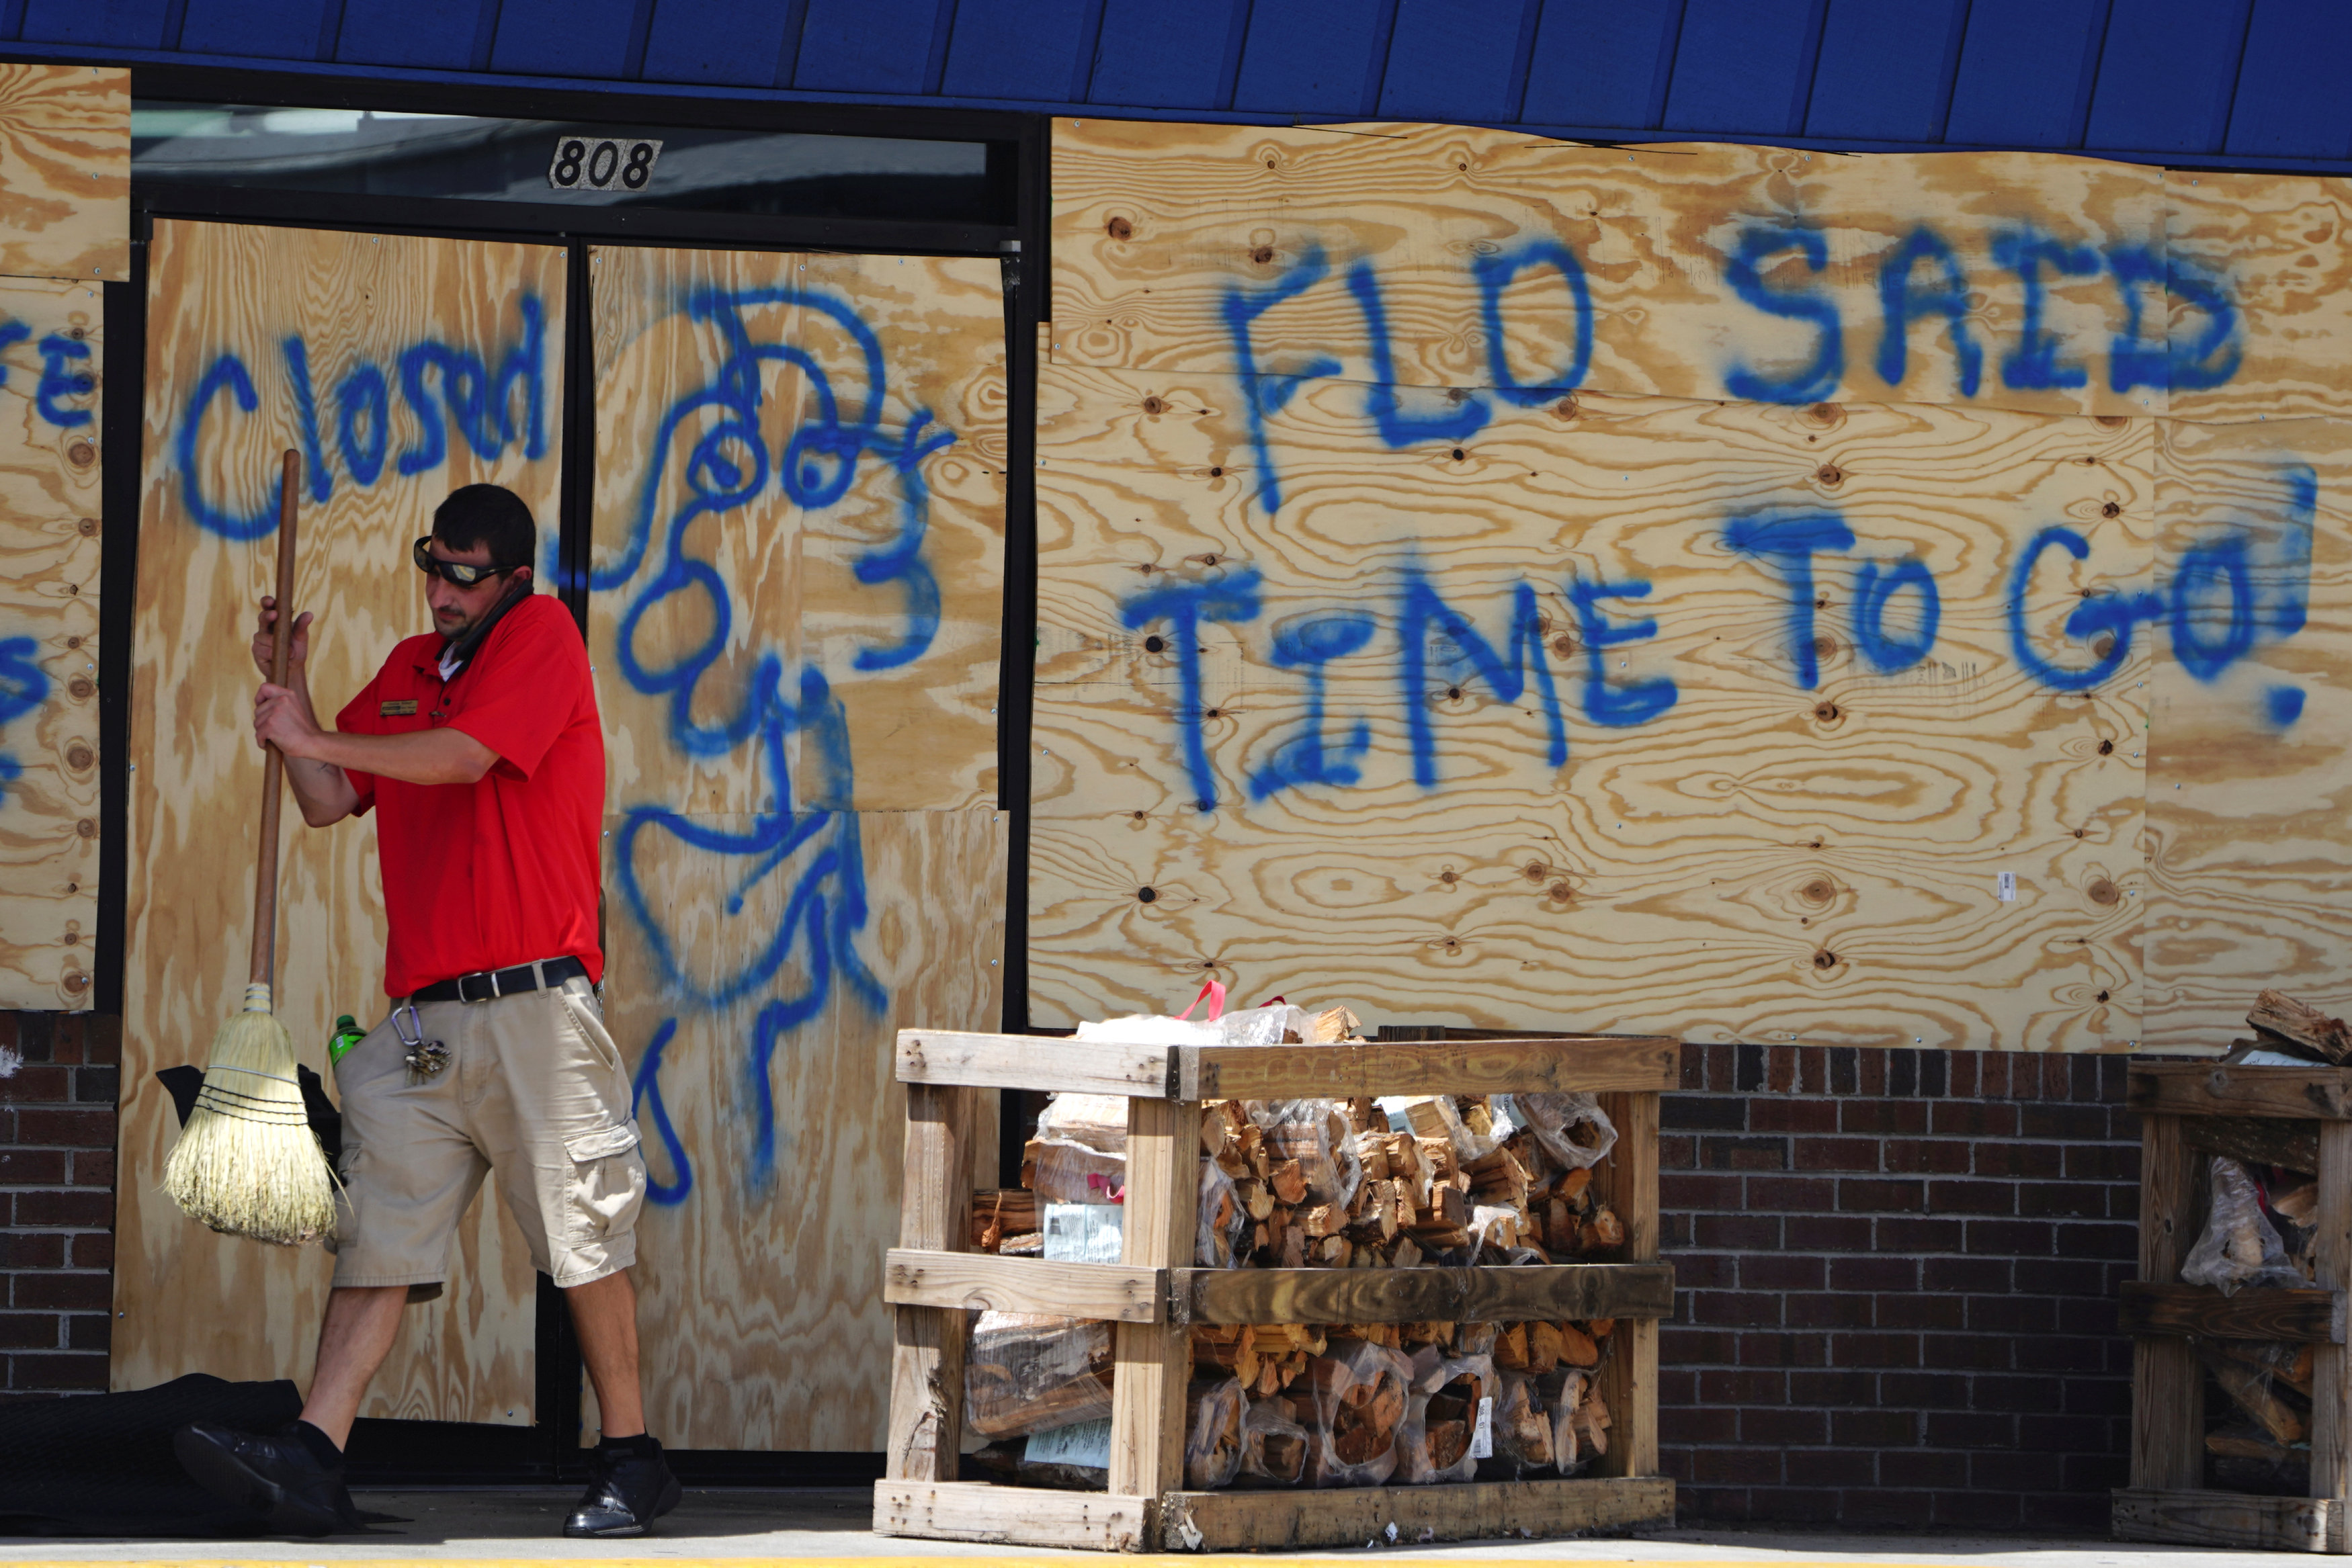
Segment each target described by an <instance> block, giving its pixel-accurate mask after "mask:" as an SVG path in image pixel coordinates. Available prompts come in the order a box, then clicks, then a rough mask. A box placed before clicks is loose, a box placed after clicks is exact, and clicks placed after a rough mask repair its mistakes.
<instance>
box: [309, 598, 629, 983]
mask: <svg viewBox="0 0 2352 1568" xmlns="http://www.w3.org/2000/svg"><path fill="white" fill-rule="evenodd" d="M443 646H444V644H443V642H442V639H441V637H440V635H439V634H438V633H436V632H427V633H425V635H424V636H421V637H411V638H408V639H407V640H406V641H404V642H403V643H400V644H399V646H397V647H395V648H394V649H393V651H392V656H391V657H390V658H388V659H386V660H385V661H384V662H383V669H381V670H379V671H377V672H376V676H375V679H374V680H373V681H371V682H369V683H368V685H367V686H366V688H365V689H364V690H362V692H361V693H360V695H357V696H355V697H353V698H352V700H351V703H350V704H349V706H346V707H345V708H344V709H343V711H342V712H341V713H340V714H338V715H337V716H336V717H335V727H336V728H337V729H339V730H341V731H342V732H343V733H344V734H346V735H405V734H408V733H411V732H413V731H415V730H422V729H429V728H434V727H438V726H440V725H445V724H446V725H447V726H449V727H451V728H453V729H457V730H462V731H464V732H465V733H466V734H467V735H470V736H472V737H474V738H475V739H476V740H478V741H480V742H481V743H482V744H483V745H484V746H487V747H489V748H490V749H491V750H492V751H495V752H497V753H498V754H499V759H498V761H497V762H496V763H494V764H493V765H492V766H491V768H490V770H489V771H488V773H486V774H484V775H483V776H482V777H481V778H480V779H478V781H476V782H474V783H472V784H404V783H403V782H401V781H400V780H399V779H384V778H380V777H378V776H376V775H374V774H372V773H362V772H360V771H358V770H357V769H345V771H346V773H347V774H348V775H349V777H350V779H351V781H352V788H353V789H357V790H358V791H359V797H360V799H359V810H362V811H365V810H369V809H370V808H371V807H373V808H374V809H376V810H377V813H378V814H377V817H376V848H377V852H378V854H379V855H380V857H381V858H382V861H383V904H384V913H385V914H386V915H387V916H389V919H390V924H391V927H392V935H391V937H390V939H389V940H388V941H387V942H386V943H385V945H384V954H383V990H384V994H385V995H386V996H389V997H404V996H406V995H408V994H409V993H410V992H412V991H415V990H416V989H418V988H421V987H425V986H429V985H432V984H433V983H434V982H436V980H446V979H448V978H449V977H452V976H454V975H466V974H471V973H473V972H474V971H475V970H478V969H503V968H508V967H511V966H513V965H516V964H527V963H529V962H530V961H531V960H532V959H534V958H554V957H560V956H563V955H565V954H567V953H568V954H570V955H571V956H573V957H576V958H578V959H580V960H581V961H582V962H583V963H584V964H586V965H587V966H588V974H589V977H590V978H591V979H594V980H602V979H603V977H604V953H603V952H602V951H601V950H600V949H599V948H598V946H597V945H596V893H597V862H598V854H597V834H598V833H599V832H600V831H602V826H603V816H604V731H603V729H602V727H601V726H600V725H599V722H598V720H597V716H596V692H595V687H594V685H593V684H592V682H591V679H590V676H589V673H588V651H587V649H586V648H585V647H583V645H582V644H581V641H580V632H579V629H578V628H577V627H575V626H574V625H573V624H572V615H571V612H568V611H566V610H565V609H564V608H563V606H562V604H561V603H559V602H558V601H556V600H554V599H553V598H551V597H549V596H547V595H544V594H534V595H532V596H531V597H530V598H529V599H526V600H524V601H522V602H520V604H517V605H516V606H515V607H514V608H513V609H512V610H509V612H507V613H506V615H505V617H504V618H503V619H502V620H500V621H499V623H498V624H497V625H496V626H495V627H493V628H491V630H490V634H489V637H488V640H486V641H485V642H484V643H483V644H482V646H481V648H480V649H479V650H478V652H477V653H475V655H474V660H473V663H471V664H468V665H467V667H466V668H465V669H463V670H461V671H459V672H458V673H457V678H456V679H455V680H453V681H450V682H448V683H447V684H446V685H444V684H443V682H442V679H441V668H440V665H441V650H442V648H443Z"/></svg>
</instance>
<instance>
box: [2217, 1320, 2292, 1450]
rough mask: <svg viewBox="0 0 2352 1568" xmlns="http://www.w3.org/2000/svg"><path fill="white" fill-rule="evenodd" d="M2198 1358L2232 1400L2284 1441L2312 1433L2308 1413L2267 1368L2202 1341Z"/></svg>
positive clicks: (2263, 1427)
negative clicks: (2286, 1394) (2291, 1401)
mask: <svg viewBox="0 0 2352 1568" xmlns="http://www.w3.org/2000/svg"><path fill="white" fill-rule="evenodd" d="M2197 1352H2198V1359H2199V1360H2200V1361H2202V1362H2203V1363H2204V1364H2205V1365H2206V1366H2207V1367H2208V1368H2209V1369H2210V1371H2211V1372H2212V1374H2213V1381H2214V1382H2216V1383H2218V1384H2220V1385H2221V1392H2222V1393H2224V1394H2226V1395H2228V1396H2230V1399H2231V1403H2233V1404H2235V1405H2236V1406H2238V1408H2239V1409H2241V1410H2243V1411H2244V1412H2245V1413H2246V1414H2247V1415H2249V1416H2252V1417H2253V1418H2254V1423H2255V1425H2257V1426H2259V1427H2262V1429H2263V1431H2265V1432H2268V1433H2269V1434H2270V1435H2271V1436H2272V1437H2273V1438H2275V1439H2277V1440H2278V1441H2279V1442H2281V1443H2299V1442H2301V1441H2303V1440H2304V1438H2305V1437H2307V1436H2309V1434H2310V1430H2311V1427H2310V1423H2309V1421H2308V1420H2307V1419H2306V1418H2305V1414H2304V1413H2303V1412H2302V1411H2300V1410H2297V1409H2296V1408H2295V1407H2294V1405H2291V1404H2289V1403H2288V1402H2287V1400H2286V1399H2285V1398H2283V1397H2281V1396H2280V1394H2279V1389H2280V1388H2281V1387H2282V1386H2284V1385H2282V1384H2281V1383H2279V1382H2278V1381H2277V1380H2275V1379H2273V1377H2272V1376H2271V1375H2269V1372H2268V1370H2267V1369H2265V1368H2257V1367H2254V1366H2250V1365H2248V1364H2246V1363H2245V1362H2243V1361H2242V1360H2239V1359H2238V1358H2236V1357H2234V1356H2227V1355H2222V1354H2217V1353H2216V1352H2215V1351H2214V1350H2213V1349H2212V1348H2211V1346H2210V1343H2207V1342H2202V1341H2200V1342H2198V1345H2197Z"/></svg>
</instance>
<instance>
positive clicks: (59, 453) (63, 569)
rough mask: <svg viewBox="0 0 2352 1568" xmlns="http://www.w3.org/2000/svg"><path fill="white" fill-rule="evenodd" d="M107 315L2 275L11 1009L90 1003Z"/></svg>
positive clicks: (5, 989) (2, 700)
mask: <svg viewBox="0 0 2352 1568" xmlns="http://www.w3.org/2000/svg"><path fill="white" fill-rule="evenodd" d="M0 157H5V153H0ZM104 320H105V306H104V303H103V300H102V299H101V298H100V293H99V290H98V289H97V288H96V287H93V286H90V285H86V284H75V283H60V282H53V281H37V280H33V279H15V278H6V279H0V1008H36V1009H65V1010H79V1009H84V1008H87V1007H89V998H90V966H91V964H92V962H93V961H94V958H95V953H94V951H93V944H94V942H95V940H96V936H97V931H98V856H99V831H98V829H99V803H98V788H99V786H98V774H99V727H98V601H99V565H100V554H101V548H100V538H99V531H100V519H99V510H100V497H99V472H100V465H101V454H100V450H99V437H100V432H101V431H102V430H103V429H104V427H105V426H104V421H103V420H102V419H101V418H100V408H99V403H100V395H101V392H100V387H99V384H98V381H99V364H100V360H101V358H102V357H103V355H102V345H103V340H104V338H105V325H104ZM45 372H46V373H45Z"/></svg>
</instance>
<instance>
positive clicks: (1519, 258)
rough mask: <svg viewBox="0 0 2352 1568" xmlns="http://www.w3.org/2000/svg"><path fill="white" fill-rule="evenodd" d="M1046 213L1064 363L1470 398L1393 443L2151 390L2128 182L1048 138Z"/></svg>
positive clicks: (1368, 147) (1846, 166)
mask: <svg viewBox="0 0 2352 1568" xmlns="http://www.w3.org/2000/svg"><path fill="white" fill-rule="evenodd" d="M1054 199H1055V213H1054V313H1053V326H1054V330H1053V334H1052V339H1051V342H1052V349H1051V352H1052V355H1053V358H1054V360H1055V362H1057V363H1061V364H1072V365H1085V366H1100V367H1116V368H1125V369H1130V370H1140V371H1151V372H1153V373H1155V374H1160V375H1186V376H1189V375H1194V374H1198V373H1202V372H1207V371H1216V372H1225V373H1232V374H1239V375H1248V374H1253V373H1265V374H1271V375H1276V376H1293V375H1300V374H1312V375H1319V376H1339V377H1342V378H1346V379H1350V380H1358V381H1366V382H1381V383H1395V384H1399V385H1404V386H1414V387H1433V388H1463V389H1488V390H1481V391H1478V392H1475V393H1465V394H1464V395H1463V396H1461V397H1459V398H1457V399H1456V400H1455V401H1454V402H1453V403H1452V404H1451V406H1447V405H1444V404H1440V405H1437V406H1434V407H1423V408H1418V409H1415V408H1411V407H1406V408H1401V409H1400V410H1399V411H1398V417H1397V418H1396V419H1394V420H1393V421H1392V422H1391V423H1390V424H1389V425H1388V426H1386V427H1384V435H1385V438H1386V439H1387V441H1388V443H1389V444H1395V445H1415V444H1418V445H1423V446H1427V445H1431V444H1437V443H1436V440H1435V438H1434V437H1433V433H1436V432H1442V431H1446V430H1449V429H1451V430H1454V431H1457V432H1459V433H1461V434H1469V433H1470V430H1471V429H1472V428H1474V427H1476V426H1478V425H1481V424H1483V423H1488V422H1494V421H1499V420H1500V419H1502V418H1503V416H1504V411H1505V410H1506V409H1507V408H1509V407H1512V406H1516V405H1517V402H1519V401H1520V399H1521V398H1522V397H1525V396H1529V395H1537V394H1535V393H1533V392H1531V391H1530V389H1539V388H1545V387H1559V386H1578V385H1581V386H1585V387H1589V388H1591V389H1592V390H1595V391H1601V392H1629V393H1646V394H1654V395H1664V396H1673V397H1733V398H1743V399H1749V400H1760V401H1774V402H1790V403H1796V404H1802V403H1809V402H1825V401H1837V402H1855V401H1876V402H1884V401H1893V400H1897V399H1899V400H1904V401H1909V402H1963V403H1969V404H1972V405H1976V406H1984V407H2000V408H2016V409H2029V410H2033V411H2037V412H2042V413H2120V414H2132V415H2143V414H2160V413H2164V412H2165V411H2166V403H2165V393H2166V388H2167V386H2168V384H2169V382H2170V380H2171V379H2172V374H2171V371H2170V369H2169V366H2168V355H2167V352H2166V348H2167V345H2166V340H2165V334H2166V331H2167V320H2168V303H2167V297H2166V288H2167V276H2168V275H2167V271H2166V267H2165V258H2164V242H2165V225H2164V216H2163V211H2162V203H2163V176H2162V174H2161V173H2160V172H2158V171H2157V170H2154V169H2148V168H2141V167H2137V166H2133V165H2126V164H2118V163H2107V162H2099V161H2096V160H2093V159H2084V158H2071V157H2063V156H2058V155H2053V154H2047V153H2028V152H1938V153H1917V154H1874V155H1870V156H1867V157H1847V156H1841V155H1837V154H1832V153H1822V152H1798V151H1793V150H1789V149H1780V148H1770V147H1735V146H1727V145H1720V144H1712V143H1693V144H1683V145H1671V146H1655V147H1638V148H1626V147H1612V148H1597V147H1580V146H1572V145H1569V144H1566V143H1562V142H1557V141H1544V140H1541V139H1538V138H1534V137H1529V136H1528V135H1526V134H1524V133H1522V132H1517V131H1483V130H1476V129H1472V128H1468V127H1463V126H1444V125H1424V124H1381V125H1360V126H1297V127H1275V128H1268V127H1262V126H1240V125H1184V124H1170V123H1161V122H1145V121H1135V120H1095V119H1088V120H1083V121H1081V120H1056V121H1055V125H1054ZM2216 266H2217V267H2219V268H2220V270H2219V275H2218V279H2217V281H2218V282H2219V283H2221V284H2224V285H2226V283H2227V282H2228V280H2229V278H2230V277H2231V273H2230V271H2229V270H2228V268H2227V267H2222V266H2221V264H2219V263H2217V264H2216ZM1571 275H1573V276H1572V277H1571ZM2197 283H2198V279H2196V278H2191V277H2188V276H2186V275H2184V276H2183V277H2182V278H2181V279H2180V280H2179V284H2180V287H2181V288H2183V289H2185V290H2187V291H2188V292H2189V294H2190V295H2195V294H2196V293H2197V291H2198V290H2197V287H2196V286H2197ZM2172 314H2175V315H2177V316H2178V318H2179V319H2177V320H2175V321H2174V322H2173V326H2174V328H2175V329H2178V330H2180V331H2183V332H2188V333H2191V334H2194V335H2195V336H2193V337H2192V338H2190V339H2189V340H2186V341H2188V342H2189V344H2190V345H2191V346H2193V344H2194V342H2195V341H2198V340H2201V336H2202V333H2203V332H2204V330H2205V322H2204V319H2202V318H2201V317H2200V316H2199V315H2198V313H2197V312H2196V311H2194V310H2193V309H2191V308H2189V306H2188V305H2187V304H2186V303H2183V304H2182V305H2181V307H2180V308H2179V310H2178V311H2177V312H2172ZM1580 321H1581V326H1580ZM1890 322H1891V323H1893V329H1892V330H1890V327H1889V323H1890ZM2216 362H2218V361H2216ZM1496 388H1510V389H1515V390H1516V392H1517V395H1516V396H1515V395H1512V394H1511V393H1507V392H1496V391H1494V390H1491V389H1496ZM1268 392H1269V395H1270V396H1271V397H1272V398H1273V399H1274V400H1276V402H1278V401H1279V400H1280V398H1281V397H1282V396H1283V395H1284V391H1283V389H1282V388H1281V387H1279V386H1276V387H1271V388H1269V389H1268Z"/></svg>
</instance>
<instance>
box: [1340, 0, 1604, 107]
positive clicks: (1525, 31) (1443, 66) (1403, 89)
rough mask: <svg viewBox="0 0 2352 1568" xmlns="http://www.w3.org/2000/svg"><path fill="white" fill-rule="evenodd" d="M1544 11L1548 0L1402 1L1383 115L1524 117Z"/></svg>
mask: <svg viewBox="0 0 2352 1568" xmlns="http://www.w3.org/2000/svg"><path fill="white" fill-rule="evenodd" d="M1562 4H1563V5H1565V4H1566V0H1562ZM1541 9H1542V0H1398V4H1397V14H1396V30H1395V32H1394V33H1393V34H1392V35H1391V38H1390V42H1389V52H1388V65H1387V71H1386V74H1385V76H1384V77H1383V78H1382V80H1381V98H1380V116H1381V119H1383V120H1516V119H1517V118H1518V114H1519V104H1518V99H1519V95H1520V92H1521V90H1522V89H1524V88H1525V86H1526V81H1527V77H1526V68H1525V60H1526V56H1527V45H1528V37H1529V35H1530V34H1531V33H1532V32H1533V30H1534V27H1535V23H1536V18H1537V16H1538V13H1539V12H1540V11H1541Z"/></svg>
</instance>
